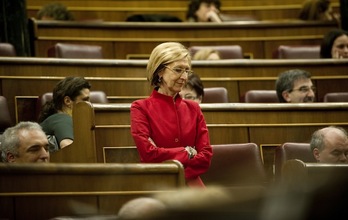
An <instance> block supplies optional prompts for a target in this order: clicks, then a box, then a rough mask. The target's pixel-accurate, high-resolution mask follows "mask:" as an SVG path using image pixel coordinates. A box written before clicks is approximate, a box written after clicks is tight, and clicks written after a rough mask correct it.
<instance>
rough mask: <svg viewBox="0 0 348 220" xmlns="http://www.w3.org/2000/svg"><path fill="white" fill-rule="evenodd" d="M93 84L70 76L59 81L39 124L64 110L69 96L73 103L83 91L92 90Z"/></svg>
mask: <svg viewBox="0 0 348 220" xmlns="http://www.w3.org/2000/svg"><path fill="white" fill-rule="evenodd" d="M90 88H91V84H90V83H89V82H88V81H87V80H85V78H83V77H74V76H68V77H66V78H65V79H63V80H61V81H59V82H58V83H57V85H56V86H55V87H54V89H53V99H52V101H48V102H46V103H45V105H44V106H43V108H42V110H41V112H40V115H39V119H38V122H39V123H40V122H43V121H44V120H45V119H46V118H48V117H49V116H50V115H53V114H55V113H57V112H58V111H59V110H62V108H63V103H64V97H65V96H68V97H70V99H71V100H72V101H75V99H76V97H77V96H79V95H80V94H81V90H82V89H90Z"/></svg>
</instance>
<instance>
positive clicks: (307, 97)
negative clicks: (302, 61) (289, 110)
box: [276, 69, 315, 103]
mask: <svg viewBox="0 0 348 220" xmlns="http://www.w3.org/2000/svg"><path fill="white" fill-rule="evenodd" d="M276 90H277V96H278V99H279V102H283V103H304V102H314V99H315V87H314V86H313V83H312V80H311V74H310V73H309V72H307V71H305V70H300V69H292V70H288V71H285V72H283V73H281V74H280V75H279V77H278V79H277V81H276Z"/></svg>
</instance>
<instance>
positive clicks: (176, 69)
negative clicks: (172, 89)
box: [164, 66, 193, 76]
mask: <svg viewBox="0 0 348 220" xmlns="http://www.w3.org/2000/svg"><path fill="white" fill-rule="evenodd" d="M164 67H166V68H168V69H169V70H171V71H172V72H173V73H176V74H178V75H182V74H184V73H187V76H190V75H192V74H193V71H192V70H187V69H183V68H179V67H174V68H173V69H172V68H170V67H168V66H164Z"/></svg>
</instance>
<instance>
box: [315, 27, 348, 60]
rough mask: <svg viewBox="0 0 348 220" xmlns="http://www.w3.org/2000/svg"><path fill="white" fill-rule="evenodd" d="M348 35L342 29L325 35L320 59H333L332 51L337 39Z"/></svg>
mask: <svg viewBox="0 0 348 220" xmlns="http://www.w3.org/2000/svg"><path fill="white" fill-rule="evenodd" d="M342 35H347V36H348V32H347V31H344V30H341V29H334V30H331V31H329V32H328V33H327V34H325V36H324V38H323V41H322V43H321V45H320V57H321V58H332V54H331V50H332V46H333V44H334V42H335V40H336V38H338V37H340V36H342Z"/></svg>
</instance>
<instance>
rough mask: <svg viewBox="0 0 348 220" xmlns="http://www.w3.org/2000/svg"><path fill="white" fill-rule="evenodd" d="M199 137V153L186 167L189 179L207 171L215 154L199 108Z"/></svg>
mask: <svg viewBox="0 0 348 220" xmlns="http://www.w3.org/2000/svg"><path fill="white" fill-rule="evenodd" d="M197 112H198V118H197V137H196V145H195V147H196V150H197V155H196V156H195V157H194V158H192V159H191V160H189V161H188V163H187V167H186V169H185V175H186V178H187V179H191V178H196V177H197V176H200V175H201V174H203V173H205V172H206V171H207V170H208V169H209V167H210V163H211V158H212V156H213V151H212V147H211V145H210V140H209V132H208V128H207V125H206V122H205V119H204V116H203V113H202V111H201V109H200V108H199V109H197Z"/></svg>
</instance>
